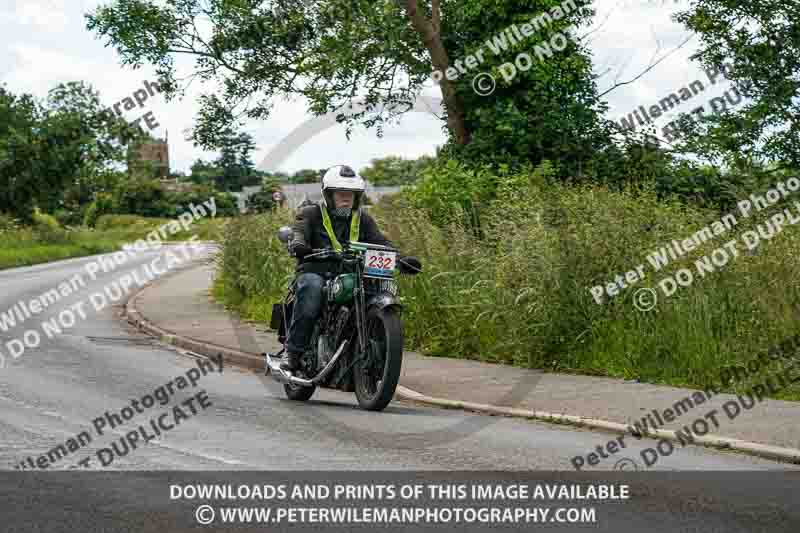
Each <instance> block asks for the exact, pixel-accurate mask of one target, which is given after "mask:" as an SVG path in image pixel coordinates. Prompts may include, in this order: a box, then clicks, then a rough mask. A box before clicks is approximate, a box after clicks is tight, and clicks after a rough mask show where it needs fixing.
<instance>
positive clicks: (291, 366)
mask: <svg viewBox="0 0 800 533" xmlns="http://www.w3.org/2000/svg"><path fill="white" fill-rule="evenodd" d="M301 355H302V354H301V353H299V352H288V351H287V352H286V360H285V361H283V362H282V363H281V368H282V369H284V370H286V371H288V372H294V371H295V370H298V369H299V368H300V356H301Z"/></svg>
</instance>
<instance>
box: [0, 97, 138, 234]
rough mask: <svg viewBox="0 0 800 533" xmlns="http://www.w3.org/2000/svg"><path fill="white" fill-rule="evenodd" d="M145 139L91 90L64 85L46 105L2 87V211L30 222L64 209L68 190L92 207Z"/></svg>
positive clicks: (0, 99) (0, 150) (0, 108)
mask: <svg viewBox="0 0 800 533" xmlns="http://www.w3.org/2000/svg"><path fill="white" fill-rule="evenodd" d="M139 137H140V134H139V133H138V131H137V130H135V129H134V128H132V127H131V126H129V125H128V124H126V123H125V122H124V121H123V120H120V119H119V118H117V117H115V116H113V115H112V114H111V113H108V111H107V110H106V109H104V108H103V107H102V106H101V105H100V98H99V95H98V93H97V92H96V91H94V90H93V89H92V87H91V86H90V85H88V84H85V83H82V82H79V83H78V82H73V83H67V84H60V85H58V86H56V87H55V88H54V89H52V90H51V91H50V92H49V93H48V96H47V99H46V101H45V102H43V103H39V102H37V101H36V100H35V99H34V98H33V97H32V96H30V95H26V94H23V95H21V96H16V95H14V94H12V93H11V92H9V91H8V90H7V89H6V88H5V87H0V211H7V212H9V213H13V214H15V215H16V216H17V217H19V218H20V219H22V220H23V221H26V222H29V221H30V220H31V215H32V213H33V208H34V207H36V206H38V207H40V208H41V209H43V210H45V211H50V212H52V211H54V210H55V209H57V208H59V207H61V206H63V205H64V198H65V190H68V191H69V192H70V194H69V195H68V196H69V197H70V198H72V199H73V201H75V202H76V203H81V202H85V201H87V200H88V198H89V197H91V196H93V195H94V194H95V193H97V192H99V191H101V190H106V189H107V187H108V186H109V185H111V184H113V183H114V181H115V178H116V174H115V173H114V168H115V167H117V166H118V165H119V164H120V163H122V162H123V161H125V154H126V150H125V147H126V145H127V144H129V143H130V142H132V141H134V140H135V139H138V138H139Z"/></svg>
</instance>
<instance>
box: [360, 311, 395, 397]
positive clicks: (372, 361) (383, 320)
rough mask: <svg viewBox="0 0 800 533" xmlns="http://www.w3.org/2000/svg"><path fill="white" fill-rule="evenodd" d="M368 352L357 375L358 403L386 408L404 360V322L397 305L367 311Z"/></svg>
mask: <svg viewBox="0 0 800 533" xmlns="http://www.w3.org/2000/svg"><path fill="white" fill-rule="evenodd" d="M366 322H367V324H366V326H367V331H366V335H365V336H366V344H367V345H366V353H365V354H364V355H365V357H363V358H362V359H361V360H359V361H358V362H356V364H355V367H354V368H353V370H354V375H353V381H354V382H355V383H354V385H355V393H356V398H357V399H358V405H360V406H361V408H362V409H366V410H368V411H382V410H383V409H384V408H385V407H386V406H387V405H389V402H391V401H392V398H393V397H394V391H395V389H396V388H397V383H398V382H399V381H400V370H401V367H402V364H403V325H402V323H401V321H400V315H399V314H398V311H397V310H396V309H392V308H384V309H381V310H373V311H370V313H369V314H368V315H367V320H366Z"/></svg>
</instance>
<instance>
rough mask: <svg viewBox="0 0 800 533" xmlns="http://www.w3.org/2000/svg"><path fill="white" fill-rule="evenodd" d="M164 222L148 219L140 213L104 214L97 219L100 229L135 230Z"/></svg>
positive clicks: (97, 226)
mask: <svg viewBox="0 0 800 533" xmlns="http://www.w3.org/2000/svg"><path fill="white" fill-rule="evenodd" d="M160 223H163V221H162V220H160V219H153V218H151V219H146V218H142V217H140V216H138V215H103V216H101V217H100V218H98V219H97V225H96V228H97V229H98V230H99V231H109V230H118V229H125V230H135V229H137V228H138V229H142V230H144V229H146V228H150V227H154V226H157V225H159V224H160Z"/></svg>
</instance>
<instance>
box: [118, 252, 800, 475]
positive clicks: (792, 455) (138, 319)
mask: <svg viewBox="0 0 800 533" xmlns="http://www.w3.org/2000/svg"><path fill="white" fill-rule="evenodd" d="M192 268H200V265H198V264H196V263H193V264H192V265H190V266H187V267H186V268H182V269H178V270H174V271H171V272H169V273H168V274H166V275H164V276H162V277H159V278H157V279H155V280H153V281H151V282H150V283H148V284H146V285H145V286H143V287H139V288H137V290H136V291H134V292H132V293H131V294H130V296H129V297H128V299H127V300H126V302H125V305H124V308H123V309H124V312H123V317H124V318H125V320H127V322H128V323H129V324H131V325H133V326H135V327H136V328H137V329H139V330H140V331H143V332H145V333H147V334H148V335H151V336H153V337H156V338H157V339H158V340H160V341H161V342H163V343H165V344H168V345H171V346H177V347H179V348H183V349H186V350H189V351H192V352H194V353H197V354H199V355H202V356H204V357H208V358H209V359H212V360H215V361H218V362H223V364H224V363H226V362H227V363H231V364H233V365H235V366H240V367H244V368H247V369H250V370H259V371H264V369H265V360H264V358H263V356H262V355H259V354H254V353H250V352H243V351H240V350H236V349H234V348H230V347H228V346H222V345H219V344H213V343H208V342H202V341H198V340H196V339H192V338H190V337H184V336H181V335H178V334H176V333H175V332H172V331H169V330H166V329H163V328H161V327H159V326H158V325H156V324H154V323H153V322H151V321H150V320H148V319H147V317H145V316H144V315H142V313H141V312H140V311H139V310H138V308H137V307H136V301H137V300H138V298H139V297H140V296H141V295H142V293H144V291H146V290H148V289H152V288H155V287H156V286H157V285H158V284H160V283H163V282H164V281H166V280H168V279H169V278H171V277H172V276H174V275H177V274H179V273H181V272H184V271H186V270H190V269H192ZM396 396H397V397H398V398H399V399H401V400H407V401H412V402H417V403H421V404H425V405H430V406H433V407H441V408H445V409H460V410H464V411H469V412H474V413H481V414H487V415H491V416H508V417H513V418H524V419H528V420H538V421H540V422H547V423H551V424H564V425H570V426H576V427H582V428H589V429H595V430H601V431H604V432H610V433H615V434H618V435H625V434H629V433H631V431H630V426H629V425H627V424H621V423H619V422H611V421H608V420H602V419H596V418H587V417H581V416H577V415H567V414H556V413H550V412H546V411H529V410H526V409H517V408H514V407H500V406H495V405H487V404H479V403H473V402H468V401H463V400H451V399H447V398H436V397H432V396H427V395H425V394H422V393H420V392H417V391H414V390H412V389H409V388H407V387H404V386H402V385H398V386H397V391H396ZM643 436H646V437H648V438H653V439H664V440H668V441H672V442H681V443H686V441H687V439H685V438H682V437H679V436H678V435H677V434H676V432H674V431H668V430H663V429H655V430H649V431H644V432H643ZM688 444H691V445H695V446H701V447H705V448H713V449H717V450H729V451H736V452H740V453H745V454H748V455H753V456H756V457H761V458H763V459H770V460H773V461H778V462H784V463H791V464H800V449H794V448H784V447H781V446H772V445H769V444H759V443H757V442H750V441H745V440H741V439H734V438H730V437H722V436H718V435H712V434H710V435H705V436H699V435H698V436H695V437H694V442H689V443H688Z"/></svg>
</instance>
